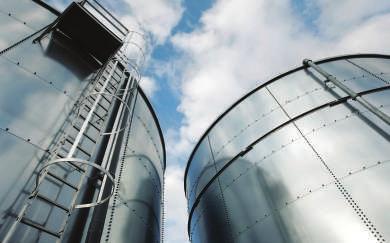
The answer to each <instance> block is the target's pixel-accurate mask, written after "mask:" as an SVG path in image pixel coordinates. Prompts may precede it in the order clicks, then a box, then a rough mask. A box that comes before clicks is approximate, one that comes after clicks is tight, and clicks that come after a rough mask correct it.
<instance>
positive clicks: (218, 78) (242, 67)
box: [172, 0, 390, 154]
mask: <svg viewBox="0 0 390 243" xmlns="http://www.w3.org/2000/svg"><path fill="white" fill-rule="evenodd" d="M347 2H348V1H347ZM352 2H353V3H355V1H352ZM377 2H378V3H375V4H374V3H370V4H364V3H365V2H362V1H357V2H356V6H355V8H356V11H355V8H354V5H353V4H352V3H348V4H347V3H344V4H341V5H337V6H338V7H339V8H343V9H337V14H340V15H341V13H342V12H343V11H344V12H345V13H347V12H348V15H350V16H353V17H348V18H347V17H337V15H335V13H334V12H333V11H334V9H335V7H332V6H330V5H331V4H330V3H328V2H326V1H322V2H320V4H319V5H318V7H319V11H320V12H319V13H320V15H319V18H318V19H317V21H316V23H318V25H317V28H318V32H319V33H320V35H317V34H315V33H313V31H312V30H310V29H309V28H308V27H307V26H306V25H305V23H303V22H302V21H301V18H299V16H297V15H296V13H294V12H293V10H292V8H291V5H290V4H291V3H290V2H289V1H287V0H284V1H257V0H247V1H234V0H229V1H228V0H220V1H217V2H216V3H215V5H214V6H213V7H212V8H211V9H210V10H208V11H207V12H205V13H204V15H203V16H202V19H201V26H200V27H199V28H198V29H196V30H195V31H193V32H191V33H183V34H177V35H175V36H174V37H173V38H172V43H173V44H174V45H175V47H176V48H178V49H179V50H181V51H182V53H183V55H185V56H186V57H187V58H188V59H189V60H188V61H186V62H182V65H181V66H180V67H178V68H181V69H182V76H181V77H180V78H181V80H182V82H181V102H180V106H179V108H178V110H179V111H180V112H182V113H183V114H184V120H183V125H182V127H181V128H180V136H179V137H180V138H179V139H178V140H177V141H176V144H177V146H186V147H187V146H188V149H187V151H185V150H183V153H184V154H185V153H188V152H189V151H188V150H189V149H192V145H193V143H194V141H196V140H197V139H198V138H199V137H200V135H201V134H202V133H203V131H204V130H205V129H206V128H207V127H208V126H209V125H210V123H211V122H212V121H213V120H214V119H215V118H216V117H217V115H218V114H220V113H221V112H222V111H223V110H224V109H226V108H227V106H228V105H230V104H231V103H232V102H233V101H235V100H236V99H237V98H239V97H240V96H241V95H243V94H244V93H245V92H247V91H249V90H250V89H251V88H253V87H254V86H255V85H256V84H258V83H259V80H261V81H266V80H267V79H269V78H271V77H273V76H276V75H277V74H279V73H281V72H284V71H287V70H288V69H290V68H292V67H293V66H298V65H300V63H301V61H302V59H303V58H305V57H310V58H312V59H317V58H323V57H327V56H332V55H339V54H344V53H354V52H359V53H360V52H379V53H383V52H385V51H389V50H390V43H389V42H388V41H387V40H388V39H387V38H386V36H388V35H389V34H390V33H389V31H385V30H386V29H387V28H386V26H388V24H389V21H390V14H384V13H383V12H380V13H378V11H379V10H378V9H385V7H386V6H387V5H389V4H388V1H377ZM334 4H336V3H334ZM372 5H375V6H372ZM378 5H380V7H378ZM371 6H372V7H371ZM362 9H365V10H366V11H362ZM367 13H371V14H375V13H378V14H377V15H375V16H371V15H369V14H367ZM380 14H381V15H380ZM330 17H332V18H333V19H331V20H329V18H330ZM326 20H328V21H327V22H326ZM324 23H328V24H327V25H326V24H324ZM338 26H343V31H340V30H338V29H337V28H338ZM331 30H332V31H331ZM328 32H332V35H330V34H329V35H328V34H327V33H328Z"/></svg>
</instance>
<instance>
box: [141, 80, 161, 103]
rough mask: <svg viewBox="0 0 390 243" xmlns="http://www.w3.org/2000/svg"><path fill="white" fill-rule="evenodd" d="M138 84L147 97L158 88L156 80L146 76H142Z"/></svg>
mask: <svg viewBox="0 0 390 243" xmlns="http://www.w3.org/2000/svg"><path fill="white" fill-rule="evenodd" d="M140 86H141V88H142V90H143V91H144V92H145V94H146V95H147V96H148V97H149V98H150V97H152V96H153V94H154V92H156V91H157V90H158V86H157V82H156V80H154V79H153V78H151V77H148V76H144V77H142V79H141V82H140Z"/></svg>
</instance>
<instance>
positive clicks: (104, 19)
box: [80, 0, 129, 41]
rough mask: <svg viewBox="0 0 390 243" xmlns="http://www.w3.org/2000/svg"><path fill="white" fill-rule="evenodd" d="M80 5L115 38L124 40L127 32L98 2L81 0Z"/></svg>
mask: <svg viewBox="0 0 390 243" xmlns="http://www.w3.org/2000/svg"><path fill="white" fill-rule="evenodd" d="M80 4H81V6H83V7H84V9H85V10H87V11H88V12H89V13H91V14H92V15H93V16H94V17H95V18H97V19H98V20H99V21H100V22H101V23H102V24H103V25H104V26H105V27H106V28H107V29H109V30H110V31H111V32H112V33H113V34H114V35H115V36H117V37H118V38H119V39H121V40H122V41H123V40H124V39H125V37H126V36H127V34H128V33H129V30H128V29H127V28H126V27H125V26H124V25H123V24H122V23H121V22H120V21H119V20H118V19H117V18H116V17H115V16H114V15H112V14H111V13H110V12H109V11H108V10H107V9H106V8H104V7H103V6H102V5H101V4H100V3H99V2H98V1H96V0H90V1H88V0H83V1H81V2H80Z"/></svg>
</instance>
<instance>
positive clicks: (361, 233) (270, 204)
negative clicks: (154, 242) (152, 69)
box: [185, 54, 390, 242]
mask: <svg viewBox="0 0 390 243" xmlns="http://www.w3.org/2000/svg"><path fill="white" fill-rule="evenodd" d="M316 64H317V65H318V66H319V67H321V68H322V69H323V70H325V71H326V72H327V73H329V74H330V75H333V76H334V77H336V78H337V79H338V80H339V81H340V82H341V83H342V84H344V85H346V86H348V87H349V88H350V89H351V90H353V91H354V92H356V93H357V94H358V96H359V97H363V98H364V99H365V100H366V101H367V102H369V103H370V104H372V106H373V107H375V109H378V110H380V111H381V112H383V113H385V114H387V115H389V114H390V113H389V106H390V103H389V101H390V99H389V98H390V97H389V94H390V91H389V90H390V76H389V74H390V56H386V55H375V54H367V55H364V54H362V55H350V56H341V57H335V58H329V59H324V60H321V61H318V62H316ZM389 133H390V127H389V125H388V124H387V123H386V122H384V121H383V120H381V119H380V118H379V117H378V116H377V115H376V114H375V113H373V111H372V109H366V108H365V107H364V106H362V105H361V104H360V103H358V102H357V101H356V100H355V99H354V97H352V96H350V95H349V94H348V93H346V92H345V91H343V90H342V89H340V88H339V87H337V86H335V85H334V84H333V83H332V82H328V80H326V79H325V78H324V77H323V76H322V75H321V74H320V73H318V72H317V71H316V70H314V69H312V68H311V67H309V68H305V67H303V66H302V67H299V68H296V69H294V70H291V71H289V72H287V73H285V74H282V75H280V76H278V77H276V78H274V79H272V80H270V81H268V82H266V83H265V84H263V85H261V86H259V87H258V88H256V89H255V90H253V91H251V92H250V93H248V94H247V95H245V96H244V97H243V98H241V99H239V100H238V101H237V102H236V103H234V104H233V105H232V106H231V107H230V108H229V109H228V110H227V111H226V112H224V113H223V114H222V115H221V116H220V117H219V118H218V119H217V120H216V121H215V122H214V123H213V124H212V125H211V126H210V128H209V129H208V130H207V131H206V133H205V134H204V135H203V136H202V138H201V140H200V141H199V143H198V144H197V146H196V147H195V149H194V151H193V153H192V154H191V156H190V159H189V161H188V164H187V168H186V174H185V191H186V197H187V200H188V206H189V222H188V233H189V237H190V239H191V241H192V242H385V241H386V240H389V239H390V232H389V230H388V229H389V227H388V225H389V223H390V221H389V220H388V219H389V217H388V216H387V212H388V211H389V210H390V206H389V205H390V204H389V203H388V202H387V200H386V198H388V197H389V196H390V195H389V193H388V192H387V190H386V188H388V187H389V186H390V174H389V170H388V168H387V167H388V162H389V160H390V151H389V141H390V134H389Z"/></svg>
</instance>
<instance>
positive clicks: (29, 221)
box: [20, 218, 61, 238]
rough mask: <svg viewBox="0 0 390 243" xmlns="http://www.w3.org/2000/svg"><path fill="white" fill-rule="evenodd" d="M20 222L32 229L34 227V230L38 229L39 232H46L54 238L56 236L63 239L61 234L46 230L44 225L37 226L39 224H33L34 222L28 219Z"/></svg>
mask: <svg viewBox="0 0 390 243" xmlns="http://www.w3.org/2000/svg"><path fill="white" fill-rule="evenodd" d="M20 222H21V223H23V224H26V225H28V226H31V227H33V228H36V229H38V230H40V231H43V232H46V233H48V234H50V235H52V236H55V237H57V238H60V237H61V234H60V233H57V232H54V231H51V230H49V229H48V228H45V227H43V226H42V225H39V224H37V223H35V222H33V221H31V220H29V219H27V218H22V219H21V220H20Z"/></svg>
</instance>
